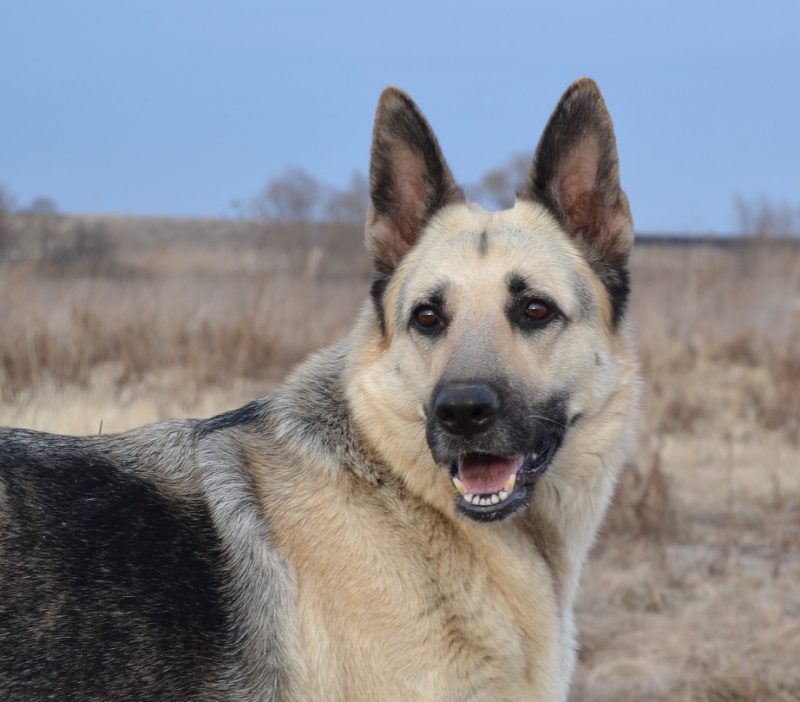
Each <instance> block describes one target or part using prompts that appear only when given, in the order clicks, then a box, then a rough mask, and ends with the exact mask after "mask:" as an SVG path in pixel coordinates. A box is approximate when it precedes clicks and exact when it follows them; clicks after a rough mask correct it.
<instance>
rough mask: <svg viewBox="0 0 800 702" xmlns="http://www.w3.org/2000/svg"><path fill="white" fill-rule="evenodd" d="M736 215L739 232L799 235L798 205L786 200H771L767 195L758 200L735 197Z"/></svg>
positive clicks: (759, 235) (758, 234)
mask: <svg viewBox="0 0 800 702" xmlns="http://www.w3.org/2000/svg"><path fill="white" fill-rule="evenodd" d="M736 216H737V219H738V223H739V232H740V233H741V234H744V235H746V236H755V237H774V236H779V237H785V236H795V235H800V206H794V207H793V206H792V205H790V204H789V203H788V202H777V203H776V202H772V200H770V199H769V198H768V197H762V198H761V199H760V200H747V199H745V198H743V197H741V196H739V197H737V198H736Z"/></svg>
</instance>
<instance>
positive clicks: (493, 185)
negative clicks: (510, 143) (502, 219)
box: [466, 151, 533, 210]
mask: <svg viewBox="0 0 800 702" xmlns="http://www.w3.org/2000/svg"><path fill="white" fill-rule="evenodd" d="M532 162H533V154H531V153H530V152H527V151H524V152H521V153H518V154H514V155H513V156H512V157H511V158H510V159H509V161H508V162H507V163H506V164H504V165H502V166H499V167H497V168H494V169H492V170H490V171H487V172H486V173H485V174H484V175H483V177H482V178H481V180H480V181H479V182H478V183H475V184H474V185H471V186H468V187H467V189H466V192H467V195H468V196H469V197H470V198H471V199H473V200H475V201H476V202H479V203H481V204H482V205H484V206H485V207H488V208H490V209H498V210H505V209H508V208H509V207H513V206H514V201H515V200H516V198H517V192H519V190H520V188H521V187H522V184H523V182H524V181H525V178H526V177H527V175H528V171H530V169H531V163H532Z"/></svg>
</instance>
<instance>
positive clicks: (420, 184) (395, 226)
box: [366, 88, 464, 276]
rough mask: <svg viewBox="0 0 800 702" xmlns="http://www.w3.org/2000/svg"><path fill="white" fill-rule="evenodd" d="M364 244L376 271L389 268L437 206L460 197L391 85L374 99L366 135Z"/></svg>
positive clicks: (415, 111) (417, 117)
mask: <svg viewBox="0 0 800 702" xmlns="http://www.w3.org/2000/svg"><path fill="white" fill-rule="evenodd" d="M369 182H370V200H371V202H370V206H369V210H368V211H367V226H366V238H367V248H368V249H369V251H370V253H371V254H372V257H373V259H374V261H375V268H376V271H377V273H378V274H379V275H381V276H387V275H390V274H391V273H392V271H394V269H395V268H396V267H397V265H398V264H399V263H400V261H401V260H402V258H403V256H405V255H406V253H407V252H408V250H409V249H410V248H411V247H412V246H413V245H414V244H415V243H416V242H417V239H419V236H420V234H421V233H422V231H423V229H424V228H425V225H426V224H427V223H428V221H429V220H430V218H431V217H432V216H433V215H434V214H435V213H436V212H437V211H438V210H439V209H441V208H442V207H444V206H445V205H449V204H452V203H456V202H463V201H464V193H463V192H462V191H461V189H460V188H459V187H458V186H457V185H456V183H455V181H454V180H453V176H452V174H451V173H450V169H449V168H448V167H447V163H445V160H444V158H443V157H442V152H441V150H440V148H439V144H438V142H437V141H436V137H435V136H434V134H433V131H432V130H431V128H430V126H429V125H428V123H427V122H426V121H425V118H424V117H423V116H422V113H421V112H420V111H419V108H418V107H417V106H416V105H415V104H414V103H413V101H412V100H411V98H409V97H408V95H406V94H405V93H404V92H402V91H401V90H398V89H397V88H387V89H386V90H384V91H383V94H382V95H381V99H380V102H379V103H378V112H377V115H376V116H375V131H374V133H373V137H372V156H371V163H370V177H369Z"/></svg>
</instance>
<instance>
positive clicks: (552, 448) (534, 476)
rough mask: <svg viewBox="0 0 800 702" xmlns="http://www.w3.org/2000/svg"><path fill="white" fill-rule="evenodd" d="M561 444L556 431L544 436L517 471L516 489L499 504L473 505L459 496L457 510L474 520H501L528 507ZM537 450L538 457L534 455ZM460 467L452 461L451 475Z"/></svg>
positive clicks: (458, 512)
mask: <svg viewBox="0 0 800 702" xmlns="http://www.w3.org/2000/svg"><path fill="white" fill-rule="evenodd" d="M560 445H561V440H560V437H559V436H557V435H555V434H548V435H547V436H545V437H543V438H542V440H541V441H540V442H539V443H538V444H537V446H536V448H535V449H534V451H532V452H531V453H529V454H528V455H527V456H526V457H525V460H524V461H523V463H522V467H521V468H520V469H519V470H518V471H517V482H516V484H515V485H514V491H513V492H512V493H511V494H510V495H509V496H508V497H507V498H506V499H505V500H503V501H502V502H499V503H498V504H496V505H473V504H472V503H470V502H467V501H466V500H465V499H464V498H463V496H461V495H459V496H458V498H457V499H456V504H455V509H456V513H457V514H460V515H461V516H463V517H467V518H468V519H471V520H473V521H475V522H498V521H502V520H503V519H506V518H507V517H510V516H511V515H512V514H516V513H517V512H521V511H523V510H525V509H527V508H528V507H529V506H530V504H531V500H532V499H533V492H534V488H535V487H536V483H538V482H539V478H541V477H542V475H544V474H545V472H546V471H547V469H548V467H549V466H550V463H551V462H552V460H553V456H555V453H556V451H557V450H558V448H559V446H560ZM534 453H535V454H536V458H535V459H533V458H532V455H533V454H534ZM457 470H458V468H457V462H456V461H453V464H452V466H451V468H450V474H451V476H452V475H455V471H457Z"/></svg>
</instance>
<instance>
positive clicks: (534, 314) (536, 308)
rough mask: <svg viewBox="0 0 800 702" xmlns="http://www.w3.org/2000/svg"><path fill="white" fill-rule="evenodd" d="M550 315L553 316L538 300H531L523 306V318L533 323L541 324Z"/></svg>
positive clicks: (551, 311) (548, 308)
mask: <svg viewBox="0 0 800 702" xmlns="http://www.w3.org/2000/svg"><path fill="white" fill-rule="evenodd" d="M551 314H553V310H551V309H550V307H548V306H547V305H546V304H545V303H544V302H541V301H540V300H531V301H530V302H529V303H528V304H527V305H525V316H526V317H527V318H528V319H532V320H533V321H535V322H542V321H544V320H545V319H547V318H548V317H549V316H550V315H551Z"/></svg>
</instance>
